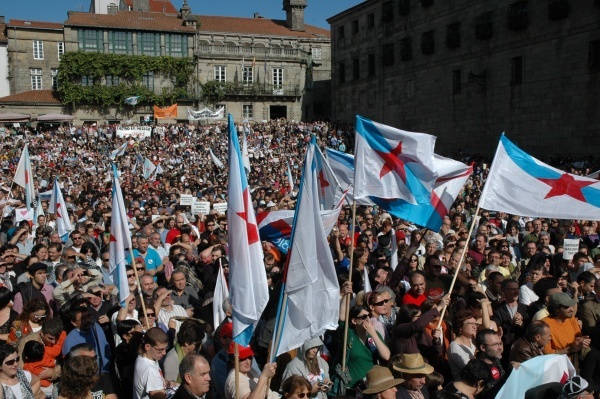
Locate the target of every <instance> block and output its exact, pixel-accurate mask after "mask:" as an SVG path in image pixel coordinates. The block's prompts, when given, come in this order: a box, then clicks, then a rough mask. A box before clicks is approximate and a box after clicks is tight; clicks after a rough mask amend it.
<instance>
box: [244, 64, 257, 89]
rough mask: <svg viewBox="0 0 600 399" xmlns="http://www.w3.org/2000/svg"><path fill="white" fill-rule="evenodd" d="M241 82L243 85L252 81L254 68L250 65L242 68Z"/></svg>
mask: <svg viewBox="0 0 600 399" xmlns="http://www.w3.org/2000/svg"><path fill="white" fill-rule="evenodd" d="M242 82H243V83H244V84H245V85H248V84H252V82H254V68H252V67H251V66H245V67H244V69H243V70H242Z"/></svg>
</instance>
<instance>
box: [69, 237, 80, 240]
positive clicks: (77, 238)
mask: <svg viewBox="0 0 600 399" xmlns="http://www.w3.org/2000/svg"><path fill="white" fill-rule="evenodd" d="M71 238H72V239H74V240H81V237H71Z"/></svg>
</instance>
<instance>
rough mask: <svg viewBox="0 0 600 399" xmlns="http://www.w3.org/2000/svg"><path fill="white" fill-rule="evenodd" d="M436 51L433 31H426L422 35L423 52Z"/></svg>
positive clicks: (430, 52)
mask: <svg viewBox="0 0 600 399" xmlns="http://www.w3.org/2000/svg"><path fill="white" fill-rule="evenodd" d="M434 52H435V38H434V36H433V31H432V30H430V31H429V32H425V33H423V34H422V35H421V53H423V54H433V53H434Z"/></svg>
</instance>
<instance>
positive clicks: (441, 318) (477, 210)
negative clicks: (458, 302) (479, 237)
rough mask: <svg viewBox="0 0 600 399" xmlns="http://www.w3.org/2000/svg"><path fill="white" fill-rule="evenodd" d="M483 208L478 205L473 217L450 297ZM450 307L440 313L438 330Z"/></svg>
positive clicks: (451, 285) (451, 286)
mask: <svg viewBox="0 0 600 399" xmlns="http://www.w3.org/2000/svg"><path fill="white" fill-rule="evenodd" d="M480 209H481V207H480V206H479V204H478V205H477V209H476V210H475V215H474V216H473V222H472V223H471V227H470V228H469V234H468V235H467V245H466V246H465V248H464V249H463V250H462V251H461V253H460V259H459V260H458V264H457V265H456V269H455V271H454V276H453V277H452V284H450V290H449V291H448V295H452V290H453V289H454V284H455V283H456V278H457V277H458V273H460V266H461V265H462V263H463V260H464V259H465V255H466V254H467V252H468V251H469V242H470V241H471V234H473V228H474V227H475V221H476V220H477V216H479V211H480ZM447 307H448V306H447V305H446V306H444V308H443V309H442V312H441V313H440V320H439V321H438V325H437V328H438V329H439V328H440V327H441V326H442V322H443V321H444V315H445V314H446V308H447Z"/></svg>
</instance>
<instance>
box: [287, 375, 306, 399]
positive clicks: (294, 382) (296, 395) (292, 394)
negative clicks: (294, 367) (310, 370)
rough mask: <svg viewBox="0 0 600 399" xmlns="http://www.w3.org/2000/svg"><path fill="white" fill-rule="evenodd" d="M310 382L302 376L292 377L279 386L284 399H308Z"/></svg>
mask: <svg viewBox="0 0 600 399" xmlns="http://www.w3.org/2000/svg"><path fill="white" fill-rule="evenodd" d="M311 390H312V388H311V386H310V382H308V380H307V379H306V378H304V377H302V376H299V375H293V376H291V377H289V378H287V379H285V381H283V383H282V384H281V391H282V393H283V398H285V399H308V398H310V396H311Z"/></svg>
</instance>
